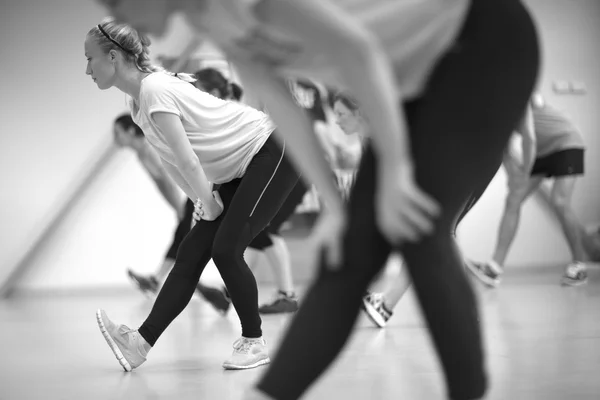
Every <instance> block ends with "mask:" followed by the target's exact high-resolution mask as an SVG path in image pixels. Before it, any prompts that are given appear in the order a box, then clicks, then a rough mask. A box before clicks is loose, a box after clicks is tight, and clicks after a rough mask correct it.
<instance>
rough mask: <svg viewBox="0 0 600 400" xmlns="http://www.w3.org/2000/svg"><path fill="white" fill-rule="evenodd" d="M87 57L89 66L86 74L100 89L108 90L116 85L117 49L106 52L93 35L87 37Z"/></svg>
mask: <svg viewBox="0 0 600 400" xmlns="http://www.w3.org/2000/svg"><path fill="white" fill-rule="evenodd" d="M84 48H85V58H86V59H87V66H86V68H85V73H86V75H90V76H91V77H92V80H93V81H94V82H95V83H96V85H98V88H99V89H100V90H106V89H108V88H110V87H112V86H113V85H114V82H115V79H116V69H115V62H114V61H115V57H116V51H114V50H111V51H110V52H108V53H105V52H104V50H103V49H102V47H100V46H99V45H98V43H97V42H96V40H95V39H94V38H93V37H92V36H88V37H87V38H86V39H85V44H84Z"/></svg>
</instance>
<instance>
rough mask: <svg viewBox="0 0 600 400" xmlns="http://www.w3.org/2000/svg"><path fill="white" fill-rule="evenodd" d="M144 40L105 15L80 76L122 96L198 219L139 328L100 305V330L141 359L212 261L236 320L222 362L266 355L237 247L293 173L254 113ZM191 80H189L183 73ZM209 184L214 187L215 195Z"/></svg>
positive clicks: (250, 281) (133, 360) (243, 362)
mask: <svg viewBox="0 0 600 400" xmlns="http://www.w3.org/2000/svg"><path fill="white" fill-rule="evenodd" d="M148 45H149V41H148V40H147V39H146V38H145V37H143V36H141V35H139V34H138V32H137V31H135V30H134V29H133V28H131V27H129V26H126V25H122V24H118V23H115V22H114V21H113V20H112V19H107V20H104V21H103V22H102V23H100V24H99V25H97V26H95V27H94V28H92V29H91V30H90V32H89V33H88V35H87V38H86V41H85V53H86V57H87V60H88V64H87V68H86V74H88V75H90V76H91V78H92V79H93V80H94V82H95V83H96V85H98V88H100V89H102V90H106V89H109V88H111V87H116V88H118V89H119V90H121V91H122V92H124V93H126V94H128V95H129V97H130V98H129V105H130V109H131V114H132V117H133V120H134V122H135V123H136V124H137V125H138V126H139V127H140V128H141V129H142V131H143V132H144V135H145V137H146V140H147V141H148V142H149V143H150V145H151V146H152V147H153V148H154V149H155V150H156V152H157V153H158V155H159V156H160V157H161V159H162V163H163V165H164V167H165V169H166V170H167V172H168V173H169V174H170V175H171V176H172V177H173V179H174V180H175V182H177V184H178V185H179V186H180V187H181V189H182V190H183V191H184V192H185V193H186V194H187V196H188V197H189V198H190V199H191V200H193V201H195V202H196V208H197V213H198V214H199V215H200V217H201V218H202V220H201V221H199V222H198V223H197V224H196V225H195V226H194V228H193V229H192V230H191V231H190V233H189V234H188V235H187V236H186V238H185V239H184V240H183V242H182V243H181V245H180V246H179V251H178V253H177V259H176V261H175V265H174V266H173V269H172V270H171V272H170V274H169V276H168V278H167V280H166V281H165V283H164V285H163V287H162V289H161V291H160V293H159V295H158V297H157V299H156V302H155V303H154V307H153V308H152V311H151V312H150V315H149V316H148V318H147V319H146V320H145V321H144V323H143V324H142V325H141V326H140V328H139V329H138V330H132V329H129V328H127V327H126V326H124V325H116V324H114V323H113V322H111V321H110V320H109V319H108V317H107V316H106V313H105V312H104V311H103V310H98V313H97V319H98V324H99V326H100V329H101V331H102V333H103V335H104V337H105V339H106V341H107V342H108V344H109V345H110V347H111V349H112V350H113V352H114V353H115V355H116V357H117V359H118V360H119V362H120V364H121V365H122V366H123V368H124V369H125V370H126V371H130V370H132V369H133V368H136V367H138V366H139V365H141V364H142V363H143V362H144V361H145V360H146V355H147V353H148V351H149V350H150V348H151V346H154V344H155V342H156V340H157V339H158V337H159V336H160V335H161V334H162V332H163V331H164V330H165V329H166V328H167V326H168V325H169V324H170V323H171V322H172V321H173V320H174V319H175V318H176V317H177V316H178V315H179V313H180V312H181V311H183V309H184V308H185V307H186V306H187V304H188V302H189V301H190V299H191V297H192V295H193V294H194V289H195V288H196V284H197V283H198V281H199V279H200V275H201V274H202V271H203V270H204V267H205V266H206V264H207V263H208V261H209V260H210V259H211V257H212V259H213V261H214V263H215V265H216V266H217V268H218V270H219V273H220V274H221V277H222V278H223V281H224V282H225V284H226V286H227V288H228V290H229V293H230V296H231V300H232V302H233V305H234V307H235V309H236V311H237V313H238V315H239V317H240V320H241V324H242V337H241V338H240V339H238V340H237V341H236V342H235V343H234V351H233V355H232V357H231V358H229V359H228V360H226V361H225V363H224V364H223V367H224V368H226V369H247V368H254V367H257V366H259V365H263V364H266V363H268V362H269V355H268V352H267V349H266V345H265V341H264V340H263V338H262V331H261V319H260V316H259V313H258V291H257V287H256V281H255V279H254V276H253V274H252V272H251V271H250V269H249V268H248V266H247V265H246V263H245V261H244V257H243V254H244V250H245V249H246V247H247V245H248V244H249V243H250V242H251V241H252V239H253V238H254V236H255V235H256V234H258V233H259V232H260V231H262V230H263V229H264V228H265V227H266V226H267V224H268V223H269V221H270V220H271V219H272V218H273V216H274V215H275V214H276V212H277V210H278V209H279V208H280V207H281V205H282V204H283V202H284V200H285V199H286V197H287V195H288V193H289V192H290V190H291V189H292V187H294V185H295V184H296V182H297V180H298V175H297V173H296V172H295V171H294V169H293V168H292V167H291V165H290V164H289V163H288V162H286V158H285V157H284V154H285V152H286V150H285V148H286V146H285V144H282V145H280V144H278V143H276V142H275V140H274V138H273V136H272V135H271V133H272V132H273V131H274V130H275V126H274V124H273V123H272V122H271V120H270V119H269V118H268V117H267V116H266V115H265V114H264V113H262V112H260V111H257V110H255V109H253V108H250V107H247V106H245V105H242V104H240V103H237V102H232V101H225V100H221V99H219V98H217V97H214V96H212V95H210V94H208V93H205V92H202V91H200V90H198V89H197V88H195V87H194V86H193V85H192V84H190V82H188V81H187V80H188V79H186V80H183V79H180V78H179V77H176V76H173V75H172V74H169V73H167V72H165V71H160V70H159V69H158V68H156V67H153V66H152V65H151V64H150V61H149V58H148ZM185 78H189V77H187V76H186V77H185ZM212 184H219V185H220V187H219V190H218V192H216V191H215V192H213V190H212Z"/></svg>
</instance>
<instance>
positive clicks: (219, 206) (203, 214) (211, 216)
mask: <svg viewBox="0 0 600 400" xmlns="http://www.w3.org/2000/svg"><path fill="white" fill-rule="evenodd" d="M223 209H224V206H223V200H221V196H220V195H219V192H217V191H214V192H213V198H212V199H211V200H210V201H208V202H206V203H205V202H202V201H201V200H200V199H198V200H196V203H194V220H196V221H200V220H205V221H214V220H215V219H217V218H219V216H220V215H221V213H222V212H223Z"/></svg>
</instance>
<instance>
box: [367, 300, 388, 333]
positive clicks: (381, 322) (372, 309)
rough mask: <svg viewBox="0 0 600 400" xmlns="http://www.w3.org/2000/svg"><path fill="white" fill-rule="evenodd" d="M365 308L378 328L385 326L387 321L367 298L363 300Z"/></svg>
mask: <svg viewBox="0 0 600 400" xmlns="http://www.w3.org/2000/svg"><path fill="white" fill-rule="evenodd" d="M362 303H363V310H365V312H366V313H367V316H368V317H369V319H370V320H371V322H373V323H374V324H375V325H376V326H377V327H378V328H385V324H387V321H386V320H384V319H383V317H382V316H381V314H379V312H378V311H377V310H376V309H375V307H373V306H372V305H371V303H369V302H368V301H367V300H366V299H363V300H362Z"/></svg>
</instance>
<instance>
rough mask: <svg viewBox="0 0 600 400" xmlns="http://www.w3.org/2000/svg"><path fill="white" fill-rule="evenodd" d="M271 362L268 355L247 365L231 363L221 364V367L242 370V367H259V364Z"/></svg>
mask: <svg viewBox="0 0 600 400" xmlns="http://www.w3.org/2000/svg"><path fill="white" fill-rule="evenodd" d="M270 362H271V359H270V358H269V357H267V358H263V359H262V360H258V361H257V362H255V363H252V364H249V365H233V364H225V363H224V364H223V368H225V369H227V370H242V369H252V368H257V367H260V366H261V365H266V364H269V363H270Z"/></svg>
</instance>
